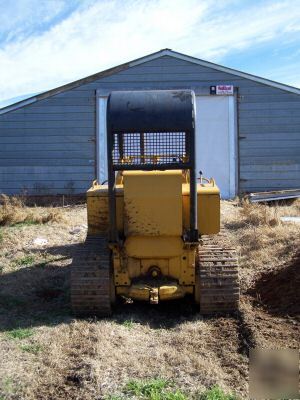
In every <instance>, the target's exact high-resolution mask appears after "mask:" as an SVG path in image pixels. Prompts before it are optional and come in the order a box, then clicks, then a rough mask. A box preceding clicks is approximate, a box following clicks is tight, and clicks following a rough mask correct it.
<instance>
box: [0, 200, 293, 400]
mask: <svg viewBox="0 0 300 400" xmlns="http://www.w3.org/2000/svg"><path fill="white" fill-rule="evenodd" d="M21 208H22V207H21ZM23 208H24V207H23ZM299 208H300V205H299V202H296V203H294V204H292V205H291V206H290V205H285V206H277V207H269V206H259V207H257V206H253V205H249V204H246V203H243V204H240V203H237V202H222V215H223V216H222V219H223V225H224V229H223V231H224V232H225V233H226V234H227V235H228V236H229V239H230V241H231V242H232V243H234V244H236V246H237V247H238V250H239V253H240V255H241V280H242V286H243V291H244V292H246V291H247V290H248V289H249V288H250V287H252V286H253V285H254V284H255V282H256V281H257V280H258V279H259V275H260V273H263V272H266V271H272V270H273V271H276V270H277V269H280V268H281V269H282V268H283V265H284V263H285V262H287V263H288V262H289V260H290V259H291V257H292V255H293V254H294V253H295V252H296V247H297V246H299V224H298V225H297V224H287V223H285V224H284V223H281V221H280V216H282V215H299V211H300V209H299ZM23 211H24V212H25V213H30V212H31V211H32V210H31V209H27V210H23ZM43 212H44V213H45V214H46V213H48V209H44V210H43ZM61 213H62V214H63V217H64V219H63V220H58V221H54V220H51V221H50V222H49V223H47V224H36V225H30V224H29V225H26V224H23V225H22V224H19V225H18V224H17V225H12V226H11V225H6V226H3V227H2V228H1V231H2V233H3V240H2V241H1V242H0V267H1V265H4V268H3V272H2V275H1V277H0V355H1V356H0V399H1V400H2V399H5V400H21V399H22V400H23V399H27V400H35V399H39V400H46V399H47V400H48V399H55V400H56V399H66V398H67V399H70V400H72V399H78V400H79V399H80V400H92V399H96V398H97V399H99V400H100V399H103V398H104V396H105V395H107V394H110V393H115V392H118V389H120V388H121V387H123V385H124V384H125V383H126V382H128V381H129V380H131V379H149V378H157V377H161V378H165V379H168V380H171V381H173V382H175V384H176V386H177V387H178V388H181V389H183V390H184V391H185V392H188V393H189V395H190V396H191V398H192V394H193V393H196V392H197V391H198V390H203V389H204V388H207V387H209V386H212V385H214V384H216V383H218V384H219V385H220V386H221V387H222V388H224V389H225V390H226V391H235V392H237V393H238V394H239V395H240V396H241V398H246V396H247V394H246V393H247V373H248V372H247V371H248V359H247V356H246V355H245V352H244V351H243V350H242V349H243V346H245V344H244V337H243V328H242V327H241V324H240V321H239V320H238V319H237V318H234V317H228V318H227V317H226V318H224V317H222V318H221V317H217V318H202V317H201V316H200V315H199V314H197V312H196V310H195V308H194V307H193V306H192V305H191V303H189V302H188V301H187V302H177V303H175V304H173V305H172V304H167V303H165V304H164V305H159V306H158V307H156V306H150V305H142V304H132V305H128V304H127V305H120V306H118V307H117V309H116V312H115V314H114V316H113V317H112V318H110V319H107V320H76V319H73V318H72V315H71V313H70V306H69V294H68V280H69V264H70V262H71V259H72V254H73V252H74V251H75V249H76V246H77V244H78V243H79V242H81V241H83V240H84V236H85V230H84V229H82V230H81V231H80V232H79V233H78V234H77V233H76V234H74V233H72V231H73V228H74V227H75V226H83V225H84V224H85V223H86V211H85V208H84V207H70V208H67V209H63V210H61ZM274 220H275V221H276V222H274ZM36 237H43V238H46V239H47V240H48V244H47V245H46V246H44V247H43V248H36V247H34V245H33V240H34V239H35V238H36ZM25 261H26V262H25ZM27 262H28V264H27ZM287 272H288V271H287ZM0 274H1V272H0ZM273 281H274V279H273V280H272V285H273V284H274V282H273ZM245 299H248V297H246V296H244V297H243V302H245V301H246V300H245ZM247 301H248V300H247ZM247 304H248V303H247ZM245 310H246V311H245V312H247V313H249V314H251V318H249V321H252V322H251V324H252V325H251V329H253V330H256V333H257V335H256V336H255V337H257V338H258V340H259V343H263V345H265V346H272V345H274V343H275V344H276V346H280V345H282V346H284V345H288V346H294V343H297V332H296V329H297V325H294V323H295V321H294V320H291V321H290V318H288V317H285V316H280V318H279V319H276V317H275V316H273V315H272V314H271V313H270V314H263V311H262V310H261V309H257V308H255V306H254V305H251V306H250V305H249V304H248V307H245ZM19 328H21V332H19V331H18V329H19ZM294 329H295V332H294ZM14 330H16V331H14ZM24 330H25V331H24ZM8 332H10V334H9V333H8ZM26 332H27V335H26ZM1 396H2V398H1Z"/></svg>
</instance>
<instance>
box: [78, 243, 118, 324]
mask: <svg viewBox="0 0 300 400" xmlns="http://www.w3.org/2000/svg"><path fill="white" fill-rule="evenodd" d="M113 290H114V288H113V285H112V272H111V265H110V251H109V249H108V246H107V239H106V238H105V237H103V236H87V238H86V240H85V242H84V243H82V245H81V246H80V247H79V249H78V250H77V252H76V254H74V257H73V263H72V266H71V305H72V309H73V312H74V314H75V315H77V316H93V315H94V316H101V317H103V316H109V315H110V314H111V312H112V309H111V307H112V299H113V293H112V291H113Z"/></svg>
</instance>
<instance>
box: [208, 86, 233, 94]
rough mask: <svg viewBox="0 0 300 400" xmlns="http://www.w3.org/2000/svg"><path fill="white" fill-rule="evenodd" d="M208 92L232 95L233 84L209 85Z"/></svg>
mask: <svg viewBox="0 0 300 400" xmlns="http://www.w3.org/2000/svg"><path fill="white" fill-rule="evenodd" d="M210 94H217V95H221V96H224V95H233V85H215V86H211V87H210Z"/></svg>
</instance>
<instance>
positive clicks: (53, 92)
mask: <svg viewBox="0 0 300 400" xmlns="http://www.w3.org/2000/svg"><path fill="white" fill-rule="evenodd" d="M163 56H169V57H174V58H177V59H181V60H184V61H188V62H191V63H194V64H198V65H201V66H203V67H207V68H213V69H215V70H217V71H222V72H226V73H228V74H232V75H236V76H239V77H242V78H245V79H249V80H252V81H254V82H258V83H262V84H264V85H268V86H271V87H275V88H277V89H281V90H284V91H287V92H290V93H295V94H298V95H300V89H298V88H296V87H293V86H289V85H285V84H283V83H279V82H275V81H272V80H269V79H265V78H262V77H259V76H256V75H252V74H248V73H246V72H242V71H238V70H236V69H232V68H228V67H224V66H222V65H219V64H214V63H212V62H209V61H205V60H201V59H199V58H196V57H192V56H188V55H185V54H182V53H178V52H176V51H173V50H171V49H163V50H160V51H157V52H155V53H152V54H149V55H146V56H144V57H141V58H138V59H135V60H133V61H129V62H127V63H124V64H121V65H118V66H116V67H113V68H110V69H107V70H105V71H101V72H98V73H96V74H93V75H90V76H88V77H86V78H82V79H79V80H77V81H74V82H71V83H67V84H66V85H63V86H60V87H57V88H55V89H51V90H48V91H46V92H43V93H40V94H38V95H36V96H32V97H30V98H27V99H25V100H22V101H19V102H17V103H14V104H11V105H9V106H6V107H3V108H1V109H0V114H4V113H7V112H10V111H13V110H16V109H18V108H21V107H24V106H26V105H27V104H32V103H35V102H36V101H39V100H43V99H46V98H48V97H50V96H54V95H56V94H58V93H61V92H64V91H66V90H70V89H73V88H76V87H78V86H81V85H83V84H86V83H90V82H93V81H95V80H97V79H100V78H104V77H107V76H110V75H113V74H115V73H118V72H120V71H124V70H126V69H128V68H131V67H135V66H137V65H140V64H143V63H146V62H148V61H151V60H155V59H157V58H160V57H163Z"/></svg>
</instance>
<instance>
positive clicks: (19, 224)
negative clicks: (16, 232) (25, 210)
mask: <svg viewBox="0 0 300 400" xmlns="http://www.w3.org/2000/svg"><path fill="white" fill-rule="evenodd" d="M31 225H40V222H38V221H33V220H31V219H29V220H25V221H22V222H15V223H13V224H11V227H13V228H22V227H23V226H31Z"/></svg>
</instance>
